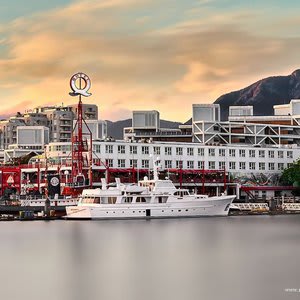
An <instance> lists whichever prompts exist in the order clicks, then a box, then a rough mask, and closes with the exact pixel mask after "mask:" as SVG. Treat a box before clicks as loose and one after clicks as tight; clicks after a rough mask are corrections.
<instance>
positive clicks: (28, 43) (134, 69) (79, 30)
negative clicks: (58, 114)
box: [0, 0, 300, 121]
mask: <svg viewBox="0 0 300 300" xmlns="http://www.w3.org/2000/svg"><path fill="white" fill-rule="evenodd" d="M158 3H159V2H158V1H150V0H149V1H148V0H144V1H141V0H139V1H138V0H125V1H123V0H122V1H121V0H111V1H91V0H90V1H87V0H85V1H77V2H75V3H72V4H70V5H69V6H66V7H64V8H61V9H56V10H53V11H49V12H44V13H40V14H37V15H34V16H31V17H28V18H22V19H18V20H15V21H14V22H12V23H10V24H8V25H6V26H5V25H2V26H1V32H2V33H3V36H4V37H5V38H3V40H1V41H0V47H1V45H2V44H3V43H4V44H5V47H6V48H5V51H4V54H3V55H2V56H1V58H0V96H1V98H2V99H6V101H5V102H4V104H3V105H2V107H1V109H2V112H6V111H9V110H11V108H10V107H11V103H14V104H16V105H18V103H23V106H24V109H25V108H30V107H25V106H27V105H28V106H29V105H30V106H33V105H34V106H37V105H42V104H45V103H47V104H49V103H53V104H59V103H61V102H64V103H72V102H74V101H75V99H74V98H72V97H70V96H69V95H68V92H69V86H68V81H69V78H70V76H71V75H72V74H74V73H75V72H78V71H83V72H86V73H87V74H89V76H90V78H91V79H92V89H91V92H92V93H93V96H92V97H91V98H89V99H86V101H87V102H89V103H96V104H98V105H99V107H100V114H101V117H102V118H105V119H108V118H119V117H120V116H122V115H124V116H125V115H126V116H127V115H128V111H130V110H133V109H157V110H160V111H161V116H162V117H163V118H165V119H174V120H175V119H176V120H179V121H185V120H186V119H188V118H189V117H190V115H191V104H192V103H199V102H212V101H214V100H215V99H216V98H217V97H218V96H219V95H221V94H223V93H225V92H229V91H231V90H234V89H239V88H242V87H244V86H245V85H248V84H250V83H251V82H252V81H255V80H258V79H260V78H261V77H264V76H266V75H271V74H273V73H274V75H275V74H278V73H282V72H284V73H290V71H293V69H296V68H297V65H296V63H297V61H298V53H299V50H300V41H299V40H298V39H292V38H290V39H289V38H281V37H274V36H260V35H258V34H256V33H255V32H250V31H249V30H247V29H246V26H245V20H249V18H248V19H247V14H246V12H243V11H241V12H234V13H230V14H227V15H226V14H224V15H213V16H212V15H211V16H212V17H211V18H209V17H210V15H209V13H210V14H212V12H210V11H209V7H206V6H205V7H202V6H200V7H199V8H198V9H197V10H193V11H189V12H183V15H184V16H185V17H186V19H185V20H184V21H182V22H178V23H176V22H175V23H174V24H172V25H168V26H166V27H162V28H160V29H157V28H156V29H155V30H153V29H151V28H149V26H150V25H151V23H155V15H154V16H153V15H151V11H153V8H154V7H155V8H157V5H159V4H158ZM210 3H211V1H203V2H202V5H209V4H210ZM139 10H141V12H142V16H141V17H136V14H137V11H139ZM145 11H147V12H149V14H147V13H145ZM203 11H205V13H207V14H208V15H207V18H206V19H201V21H199V14H201V13H203ZM249 14H251V16H252V15H255V12H250V13H249ZM255 17H256V18H257V19H259V18H260V14H259V13H258V14H257V15H255ZM230 20H234V21H231V22H230ZM239 24H242V26H241V27H239V26H238V25H239ZM237 28H240V29H237ZM1 43H2V44H1ZM0 51H1V48H0ZM287 53H288V55H287ZM24 99H27V101H28V102H25V103H24V102H23V101H24ZM12 108H13V107H12ZM1 109H0V114H1ZM114 112H116V113H114Z"/></svg>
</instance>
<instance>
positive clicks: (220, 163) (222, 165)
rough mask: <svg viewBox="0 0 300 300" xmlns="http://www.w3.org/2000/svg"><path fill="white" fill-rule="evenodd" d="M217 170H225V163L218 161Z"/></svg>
mask: <svg viewBox="0 0 300 300" xmlns="http://www.w3.org/2000/svg"><path fill="white" fill-rule="evenodd" d="M219 169H220V170H224V169H225V161H219Z"/></svg>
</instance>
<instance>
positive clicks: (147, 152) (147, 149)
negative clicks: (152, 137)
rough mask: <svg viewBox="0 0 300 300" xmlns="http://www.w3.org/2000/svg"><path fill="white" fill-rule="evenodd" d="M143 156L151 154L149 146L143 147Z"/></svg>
mask: <svg viewBox="0 0 300 300" xmlns="http://www.w3.org/2000/svg"><path fill="white" fill-rule="evenodd" d="M142 154H149V147H148V146H142Z"/></svg>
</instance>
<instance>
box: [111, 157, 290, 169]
mask: <svg viewBox="0 0 300 300" xmlns="http://www.w3.org/2000/svg"><path fill="white" fill-rule="evenodd" d="M106 164H107V166H108V167H110V168H113V167H118V168H125V167H126V160H125V159H118V160H117V166H114V160H113V159H107V160H106ZM149 164H150V161H149V160H148V159H142V160H141V168H142V169H148V168H149ZM246 164H248V165H246ZM290 165H291V164H289V163H288V164H287V166H288V167H289V166H290ZM129 167H130V168H137V167H138V160H137V159H130V160H129ZM174 167H175V168H176V169H180V168H183V167H184V166H183V162H182V161H180V160H176V161H175V166H174V165H173V161H172V160H165V161H164V168H165V169H172V168H174ZM246 167H248V169H249V170H256V169H257V168H258V170H261V171H263V170H269V171H274V170H275V167H277V170H283V169H284V167H285V165H284V163H277V165H276V164H275V163H273V162H270V163H265V162H235V161H230V162H229V164H228V169H229V170H246ZM186 168H187V169H204V161H198V162H195V161H192V160H191V161H189V160H188V161H187V162H186ZM225 168H226V163H225V161H220V162H218V164H217V163H216V162H215V161H209V162H208V169H209V170H215V169H219V170H223V169H225Z"/></svg>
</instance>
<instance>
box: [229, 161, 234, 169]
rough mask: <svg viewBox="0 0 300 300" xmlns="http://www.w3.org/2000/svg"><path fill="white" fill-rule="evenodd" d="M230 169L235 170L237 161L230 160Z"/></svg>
mask: <svg viewBox="0 0 300 300" xmlns="http://www.w3.org/2000/svg"><path fill="white" fill-rule="evenodd" d="M229 170H235V161H230V162H229Z"/></svg>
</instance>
